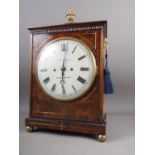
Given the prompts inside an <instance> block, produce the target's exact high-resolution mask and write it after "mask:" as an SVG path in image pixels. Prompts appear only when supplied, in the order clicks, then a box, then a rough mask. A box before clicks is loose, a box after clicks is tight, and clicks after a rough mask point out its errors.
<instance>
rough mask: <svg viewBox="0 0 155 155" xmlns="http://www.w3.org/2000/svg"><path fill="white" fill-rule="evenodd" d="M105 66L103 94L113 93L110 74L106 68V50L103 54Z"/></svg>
mask: <svg viewBox="0 0 155 155" xmlns="http://www.w3.org/2000/svg"><path fill="white" fill-rule="evenodd" d="M105 62H106V63H105V68H104V93H105V94H113V93H114V90H113V85H112V80H111V76H110V71H109V68H108V54H107V51H106V54H105Z"/></svg>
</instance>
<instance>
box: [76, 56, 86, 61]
mask: <svg viewBox="0 0 155 155" xmlns="http://www.w3.org/2000/svg"><path fill="white" fill-rule="evenodd" d="M85 57H86V55H83V56H81V57H79V58H78V60H82V59H84V58H85Z"/></svg>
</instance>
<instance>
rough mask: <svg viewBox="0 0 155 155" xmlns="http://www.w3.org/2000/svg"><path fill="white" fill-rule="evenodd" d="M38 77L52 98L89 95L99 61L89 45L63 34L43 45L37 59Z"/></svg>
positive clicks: (68, 99)
mask: <svg viewBox="0 0 155 155" xmlns="http://www.w3.org/2000/svg"><path fill="white" fill-rule="evenodd" d="M36 67H37V68H36V70H37V78H38V82H39V83H40V86H41V88H42V89H43V91H44V92H45V93H46V94H47V95H48V96H49V97H51V98H54V99H56V100H60V101H70V100H74V99H77V98H78V97H80V96H82V95H83V94H85V93H86V92H87V91H88V90H89V88H90V87H91V86H92V84H93V81H94V79H95V76H96V61H95V58H94V55H93V54H92V52H91V50H90V49H89V48H88V46H87V45H86V44H85V43H84V42H82V41H80V40H78V39H75V38H71V37H63V38H58V39H55V40H52V41H49V42H48V43H47V44H45V45H44V46H43V48H42V49H41V51H40V54H39V56H38V59H37V65H36Z"/></svg>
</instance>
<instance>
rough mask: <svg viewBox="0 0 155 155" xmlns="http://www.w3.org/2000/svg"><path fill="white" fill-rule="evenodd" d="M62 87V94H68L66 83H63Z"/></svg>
mask: <svg viewBox="0 0 155 155" xmlns="http://www.w3.org/2000/svg"><path fill="white" fill-rule="evenodd" d="M61 86H62V94H63V95H65V94H66V90H65V87H64V83H62V84H61Z"/></svg>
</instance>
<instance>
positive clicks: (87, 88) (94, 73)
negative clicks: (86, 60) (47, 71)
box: [36, 37, 97, 101]
mask: <svg viewBox="0 0 155 155" xmlns="http://www.w3.org/2000/svg"><path fill="white" fill-rule="evenodd" d="M64 39H65V40H74V41H77V42H79V43H81V44H82V45H83V46H85V47H86V48H87V49H88V51H89V52H90V55H91V57H92V61H93V68H94V71H93V75H92V78H91V83H90V85H86V86H87V87H86V89H85V91H83V92H82V93H80V94H79V95H77V96H76V97H72V98H69V99H67V98H65V99H62V98H57V97H55V96H52V95H51V94H50V93H48V92H47V91H45V89H44V87H43V86H42V85H41V82H40V80H39V77H38V69H37V67H38V60H39V58H40V56H41V54H42V52H43V51H44V49H45V48H46V47H47V46H48V45H49V44H52V43H53V42H56V41H59V40H64ZM39 51H40V52H39V56H38V57H37V61H36V76H37V80H38V82H39V84H40V86H41V88H42V89H43V91H44V92H45V93H46V95H48V96H49V97H51V98H54V99H55V100H58V101H72V100H75V99H77V98H79V97H81V96H83V95H84V94H85V93H86V92H87V91H88V90H89V89H90V88H91V86H92V84H93V82H94V80H95V77H96V75H97V65H96V60H95V57H94V55H93V53H92V51H91V50H90V48H89V47H88V45H87V44H86V43H84V42H83V41H81V40H79V39H77V38H74V37H59V38H56V39H49V40H48V41H47V42H46V43H45V44H44V45H43V46H42V47H41V48H40V49H39Z"/></svg>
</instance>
